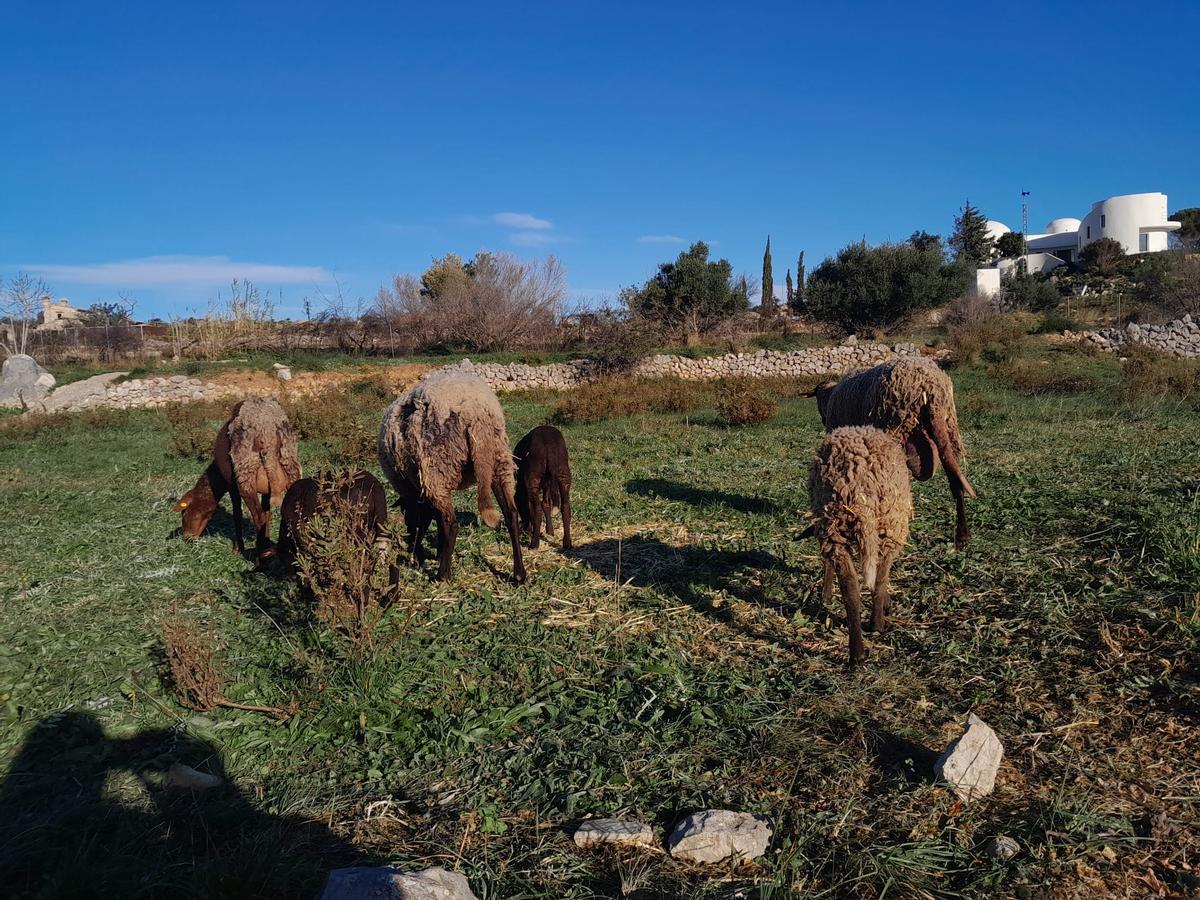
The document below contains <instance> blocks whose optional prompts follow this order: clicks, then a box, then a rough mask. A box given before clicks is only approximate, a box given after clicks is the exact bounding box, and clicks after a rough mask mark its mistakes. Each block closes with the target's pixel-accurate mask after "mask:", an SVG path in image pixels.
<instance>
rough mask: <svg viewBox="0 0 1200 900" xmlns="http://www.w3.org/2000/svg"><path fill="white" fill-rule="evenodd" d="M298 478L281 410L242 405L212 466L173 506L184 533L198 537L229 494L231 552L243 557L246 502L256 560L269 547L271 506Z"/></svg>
mask: <svg viewBox="0 0 1200 900" xmlns="http://www.w3.org/2000/svg"><path fill="white" fill-rule="evenodd" d="M299 477H300V457H299V455H298V454H297V450H296V435H295V432H294V431H292V426H291V423H290V422H288V418H287V415H286V414H285V413H284V411H283V407H281V406H280V405H279V404H278V403H277V402H276V401H274V400H272V399H271V398H269V397H254V398H251V399H249V400H243V401H242V402H240V403H238V404H237V405H235V406H234V407H233V410H232V412H231V413H230V414H229V420H228V421H227V422H226V423H225V424H224V425H222V426H221V430H220V431H219V432H217V440H216V443H215V444H214V445H213V461H212V462H211V463H210V464H209V466H208V468H207V469H205V470H204V474H203V475H201V476H200V479H199V480H198V481H197V482H196V486H195V487H193V488H192V489H191V490H190V491H188V492H187V493H186V494H184V495H183V497H181V498H180V499H179V502H178V503H176V504H175V507H174V509H175V512H178V513H180V514H181V516H182V522H183V525H182V529H181V531H182V534H183V536H184V537H189V538H194V537H199V536H200V535H201V534H202V533H203V532H204V529H205V528H207V527H208V523H209V521H211V519H212V517H213V514H214V513H215V512H216V511H217V506H218V504H219V503H220V502H221V498H222V497H224V496H225V494H229V497H230V503H231V504H232V506H233V533H234V542H233V549H234V552H235V553H238V554H244V553H245V552H246V548H245V544H244V542H243V540H242V501H243V500H244V501H245V502H246V505H247V507H248V508H249V510H250V521H251V522H252V523H253V524H254V529H255V545H254V549H255V554H256V555H257V554H259V553H261V552H262V551H263V550H265V549H266V548H267V547H268V546H269V545H270V529H271V507H272V506H276V507H277V506H279V505H280V504H281V503H282V502H283V495H284V494H285V493H286V492H287V489H288V488H289V487H290V486H291V484H292V482H293V481H295V480H296V479H298V478H299ZM260 497H261V503H260V499H259V498H260Z"/></svg>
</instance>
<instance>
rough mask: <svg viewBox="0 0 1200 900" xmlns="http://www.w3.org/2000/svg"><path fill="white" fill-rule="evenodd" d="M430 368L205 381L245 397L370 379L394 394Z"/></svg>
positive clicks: (221, 376)
mask: <svg viewBox="0 0 1200 900" xmlns="http://www.w3.org/2000/svg"><path fill="white" fill-rule="evenodd" d="M431 368H433V366H427V365H417V364H408V365H401V366H372V365H364V366H358V367H356V368H353V369H339V370H337V371H336V372H293V373H292V378H291V380H290V381H280V380H279V379H278V378H276V377H275V375H274V374H273V373H271V372H262V371H258V370H254V369H230V370H227V371H224V372H220V373H218V374H215V375H212V376H210V377H209V378H207V379H206V380H208V381H212V382H215V383H216V384H220V385H226V386H228V387H233V388H237V389H238V390H239V391H243V392H245V393H246V394H272V393H276V392H278V391H279V390H280V389H282V388H286V390H287V391H288V392H289V393H292V394H317V393H320V392H321V391H324V390H327V389H329V388H332V387H341V386H343V385H346V384H349V383H351V382H355V381H362V380H364V379H367V378H370V379H372V380H379V381H382V382H384V383H386V384H388V385H391V386H392V387H393V388H394V389H395V391H396V393H397V394H399V393H402V392H403V391H405V390H407V389H408V388H410V387H412V386H413V385H414V384H416V383H417V380H418V379H419V378H420V377H421V376H422V375H423V374H425V373H426V372H428V371H429V370H430V369H431Z"/></svg>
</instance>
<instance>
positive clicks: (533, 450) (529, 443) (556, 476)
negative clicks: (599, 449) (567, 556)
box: [513, 425, 571, 550]
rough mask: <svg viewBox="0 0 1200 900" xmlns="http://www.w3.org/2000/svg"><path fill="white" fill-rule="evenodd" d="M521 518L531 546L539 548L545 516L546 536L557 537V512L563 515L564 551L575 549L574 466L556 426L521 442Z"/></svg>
mask: <svg viewBox="0 0 1200 900" xmlns="http://www.w3.org/2000/svg"><path fill="white" fill-rule="evenodd" d="M513 458H514V459H515V460H516V461H517V514H518V515H519V516H520V518H521V527H522V528H523V529H524V530H526V531H528V532H529V536H530V537H529V546H530V547H532V548H533V549H534V550H536V549H537V548H538V541H539V540H540V538H541V531H542V523H541V514H542V513H543V512H544V513H545V517H546V534H554V522H553V520H552V518H551V516H552V514H553V511H554V508H555V507H557V508H558V509H559V511H560V512H561V513H562V523H563V540H562V547H563V549H564V550H570V549H571V463H570V460H569V459H568V457H567V442H566V440H565V439H564V438H563V435H562V432H561V431H559V430H558V429H557V428H555V427H554V426H553V425H539V426H538V427H537V428H535V429H533V431H531V432H529V434H527V435H525V437H523V438H521V440H519V441H518V442H517V447H516V449H515V450H513Z"/></svg>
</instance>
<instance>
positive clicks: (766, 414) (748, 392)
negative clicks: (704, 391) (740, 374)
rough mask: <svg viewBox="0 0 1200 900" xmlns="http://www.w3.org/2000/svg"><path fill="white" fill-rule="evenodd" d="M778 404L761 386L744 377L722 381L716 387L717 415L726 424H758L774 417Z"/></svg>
mask: <svg viewBox="0 0 1200 900" xmlns="http://www.w3.org/2000/svg"><path fill="white" fill-rule="evenodd" d="M778 412H779V404H778V403H776V402H775V401H774V400H772V399H771V398H770V397H768V396H767V395H766V393H765V392H764V390H763V389H762V387H760V386H757V385H753V384H750V383H749V381H748V380H746V379H737V380H730V381H725V382H722V383H721V384H720V385H719V386H718V389H717V415H719V416H720V417H721V421H722V422H724V423H725V424H726V425H731V426H742V425H758V424H760V423H762V422H766V421H769V420H770V419H773V418H775V414H776V413H778Z"/></svg>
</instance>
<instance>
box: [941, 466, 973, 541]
mask: <svg viewBox="0 0 1200 900" xmlns="http://www.w3.org/2000/svg"><path fill="white" fill-rule="evenodd" d="M946 474H947V475H949V474H950V470H949V468H947V469H946ZM950 493H952V494H954V521H955V524H954V546H955V547H957V548H958V549H959V550H961V549H962V548H963V547H965V546H967V542H968V541H969V540H971V530H970V529H969V528H968V527H967V504H966V503H965V502H964V500H963V489H962V486H961V485H960V486H958V487H955V484H954V479H953V478H951V479H950Z"/></svg>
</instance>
